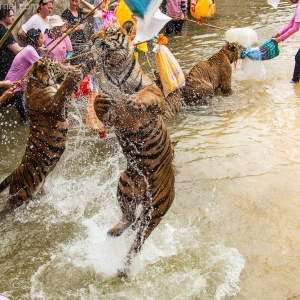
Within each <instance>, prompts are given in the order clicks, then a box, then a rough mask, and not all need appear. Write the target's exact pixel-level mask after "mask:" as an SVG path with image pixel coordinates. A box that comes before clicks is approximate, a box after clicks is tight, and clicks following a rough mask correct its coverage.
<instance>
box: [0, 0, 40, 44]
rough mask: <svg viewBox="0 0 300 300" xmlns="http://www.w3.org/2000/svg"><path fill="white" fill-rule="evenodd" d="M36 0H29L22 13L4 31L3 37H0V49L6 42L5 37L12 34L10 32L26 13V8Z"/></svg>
mask: <svg viewBox="0 0 300 300" xmlns="http://www.w3.org/2000/svg"><path fill="white" fill-rule="evenodd" d="M35 1H36V0H31V1H30V2H29V3H28V4H27V5H26V7H25V8H24V9H23V11H22V12H21V13H20V15H19V16H18V17H17V18H16V19H15V21H14V22H13V23H12V24H11V26H10V27H9V29H8V30H7V31H6V33H5V34H4V36H3V37H2V39H1V41H0V47H2V45H3V43H4V42H5V41H6V39H7V37H8V36H9V34H10V33H11V32H12V30H13V29H14V28H15V27H16V25H17V23H18V22H19V21H20V19H21V18H22V17H23V15H24V14H25V12H26V11H27V9H28V7H29V6H30V5H31V4H32V3H34V2H35Z"/></svg>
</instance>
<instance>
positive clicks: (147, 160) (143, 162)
mask: <svg viewBox="0 0 300 300" xmlns="http://www.w3.org/2000/svg"><path fill="white" fill-rule="evenodd" d="M129 35H130V30H129V31H128V32H126V31H125V29H123V28H107V29H102V30H101V31H99V32H98V33H96V34H95V35H94V36H93V37H92V39H93V40H94V46H93V47H92V52H93V53H94V57H95V59H96V60H97V63H98V65H99V67H100V68H101V81H100V93H99V94H98V95H97V96H96V98H95V104H94V107H95V111H96V114H97V116H98V118H99V119H100V120H101V121H102V122H104V124H105V125H106V126H114V127H115V133H116V136H117V139H118V141H119V143H120V145H121V147H122V150H123V153H124V155H125V157H126V159H127V168H126V170H125V171H124V172H123V173H122V174H121V176H120V179H119V183H118V188H117V199H118V202H119V205H120V208H121V211H122V218H121V220H120V221H119V223H117V224H116V225H115V226H114V227H112V228H111V229H110V230H109V231H108V235H111V236H119V235H121V234H122V233H123V231H124V230H125V229H127V228H128V227H130V226H132V228H133V229H136V230H137V233H136V237H135V240H134V242H133V244H132V245H131V247H130V249H129V251H128V253H127V256H126V261H125V266H124V269H122V270H119V275H120V276H128V275H129V273H130V265H131V261H132V258H133V256H134V255H135V254H137V253H138V252H139V251H140V250H141V247H142V245H143V243H144V241H145V240H146V239H147V238H148V237H149V235H150V234H151V232H152V231H153V229H154V228H155V227H156V226H157V225H158V224H159V222H160V221H161V219H162V218H163V216H164V215H165V214H166V212H167V211H168V209H169V208H170V206H171V204H172V202H173V200H174V195H175V190H174V183H175V175H174V168H173V165H172V155H173V149H172V145H171V141H170V137H169V134H168V132H167V128H166V125H165V122H164V120H163V117H162V115H163V114H164V112H165V107H166V102H165V99H164V97H163V94H162V92H161V90H160V89H159V88H158V87H157V86H156V85H155V84H154V83H153V82H152V81H151V80H150V78H149V77H148V76H146V75H145V74H144V73H143V71H142V69H141V67H140V65H139V64H138V62H137V61H136V59H135V56H134V47H133V45H132V43H131V41H130V36H129ZM140 205H141V206H142V210H141V212H140V214H139V215H138V216H137V215H136V214H137V209H138V207H139V206H140Z"/></svg>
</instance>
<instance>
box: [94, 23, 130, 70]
mask: <svg viewBox="0 0 300 300" xmlns="http://www.w3.org/2000/svg"><path fill="white" fill-rule="evenodd" d="M125 23H126V25H125V26H124V25H123V27H116V26H114V27H108V28H103V29H101V30H100V31H98V32H97V33H95V34H94V35H93V36H92V41H93V46H92V49H91V50H92V52H93V55H94V58H95V60H96V61H97V63H98V64H102V65H104V64H105V65H106V66H110V67H112V68H114V67H118V68H119V67H120V66H122V64H126V62H127V61H128V58H132V57H134V45H133V44H132V42H131V37H130V34H131V32H132V31H133V29H134V24H133V22H131V21H128V22H125Z"/></svg>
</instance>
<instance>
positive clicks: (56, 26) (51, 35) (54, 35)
mask: <svg viewBox="0 0 300 300" xmlns="http://www.w3.org/2000/svg"><path fill="white" fill-rule="evenodd" d="M65 29H66V22H64V21H63V20H62V19H61V17H60V16H59V15H54V16H51V17H49V24H48V25H47V30H46V32H45V34H44V46H45V47H46V49H47V50H51V49H52V48H53V46H55V45H56V44H57V42H58V41H60V40H61V39H62V36H63V31H64V30H65ZM72 51H73V49H72V44H71V40H70V38H69V36H67V37H65V38H64V39H63V40H62V41H61V42H60V43H59V44H58V45H57V46H56V47H55V48H54V49H53V50H51V52H50V53H48V57H52V58H55V59H57V60H58V61H60V62H64V61H65V60H66V58H70V57H71V56H72ZM65 64H68V63H65Z"/></svg>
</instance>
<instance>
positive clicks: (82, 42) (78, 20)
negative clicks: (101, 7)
mask: <svg viewBox="0 0 300 300" xmlns="http://www.w3.org/2000/svg"><path fill="white" fill-rule="evenodd" d="M79 3H83V4H84V5H85V6H86V7H85V8H81V7H79ZM92 7H93V6H92V5H91V4H90V3H88V2H86V1H85V0H70V5H69V8H67V9H65V10H64V11H63V13H62V14H61V18H62V19H63V21H66V22H68V23H67V27H68V28H70V27H72V26H74V25H77V24H80V25H78V26H77V27H76V28H75V29H74V31H73V32H72V33H71V34H70V40H71V43H72V47H73V55H74V56H77V55H79V54H82V53H84V52H87V51H88V48H87V45H86V36H85V32H84V28H85V25H84V23H83V21H84V14H87V13H89V12H90V11H91V9H92ZM84 60H85V57H79V58H77V59H73V60H72V61H71V65H78V64H80V63H81V62H83V61H84Z"/></svg>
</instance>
